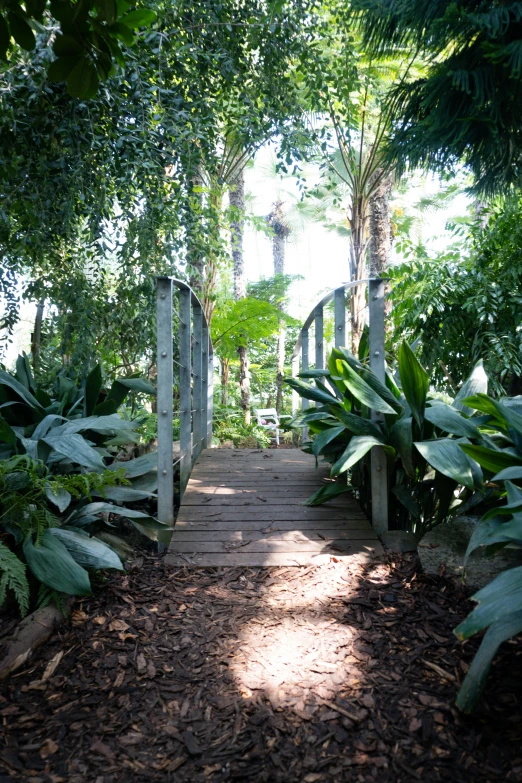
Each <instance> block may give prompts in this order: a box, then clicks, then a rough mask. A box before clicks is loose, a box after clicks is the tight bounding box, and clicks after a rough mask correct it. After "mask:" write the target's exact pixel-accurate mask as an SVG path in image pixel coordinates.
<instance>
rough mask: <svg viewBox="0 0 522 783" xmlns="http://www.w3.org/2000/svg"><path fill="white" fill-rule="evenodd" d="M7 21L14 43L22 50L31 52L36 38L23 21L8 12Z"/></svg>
mask: <svg viewBox="0 0 522 783" xmlns="http://www.w3.org/2000/svg"><path fill="white" fill-rule="evenodd" d="M7 20H8V22H9V30H10V31H11V35H12V36H13V38H14V39H15V41H16V43H17V44H18V45H19V46H21V47H22V49H25V50H26V51H27V52H31V51H32V50H33V49H34V47H35V46H36V38H35V36H34V33H33V31H32V30H31V28H30V27H29V25H28V24H27V22H26V21H25V19H22V17H21V16H18V15H17V14H15V13H12V12H11V11H8V12H7Z"/></svg>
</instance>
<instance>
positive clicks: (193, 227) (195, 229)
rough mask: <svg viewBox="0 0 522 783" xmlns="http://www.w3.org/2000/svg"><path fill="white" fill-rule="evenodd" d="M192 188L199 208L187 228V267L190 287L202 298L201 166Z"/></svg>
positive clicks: (191, 216) (203, 277)
mask: <svg viewBox="0 0 522 783" xmlns="http://www.w3.org/2000/svg"><path fill="white" fill-rule="evenodd" d="M190 187H191V193H190V196H191V198H192V199H193V200H194V201H195V202H196V203H197V205H198V208H197V209H196V210H195V213H194V215H195V217H194V215H192V214H191V215H190V216H189V217H190V219H191V220H193V223H192V224H191V223H189V225H188V226H187V266H188V272H189V284H190V287H191V288H192V289H193V290H194V291H195V292H196V293H197V295H198V296H201V295H202V293H203V286H204V283H205V259H204V257H203V256H202V255H201V245H200V244H199V242H198V238H199V237H198V235H200V234H201V233H202V227H201V224H200V221H201V214H202V211H203V210H202V205H203V194H202V192H201V191H202V188H203V173H202V170H201V167H200V166H198V168H197V170H196V173H195V174H194V176H193V177H192V180H191V182H190Z"/></svg>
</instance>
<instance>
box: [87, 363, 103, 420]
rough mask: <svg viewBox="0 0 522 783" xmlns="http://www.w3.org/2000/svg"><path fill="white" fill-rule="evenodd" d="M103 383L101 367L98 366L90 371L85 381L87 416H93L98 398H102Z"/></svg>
mask: <svg viewBox="0 0 522 783" xmlns="http://www.w3.org/2000/svg"><path fill="white" fill-rule="evenodd" d="M102 383H103V381H102V372H101V366H100V365H99V364H97V365H96V367H94V368H93V369H92V370H91V371H90V373H89V375H88V376H87V380H86V381H85V400H84V408H85V416H91V415H92V413H93V411H94V409H95V407H96V403H97V402H98V397H99V396H100V391H101V388H102Z"/></svg>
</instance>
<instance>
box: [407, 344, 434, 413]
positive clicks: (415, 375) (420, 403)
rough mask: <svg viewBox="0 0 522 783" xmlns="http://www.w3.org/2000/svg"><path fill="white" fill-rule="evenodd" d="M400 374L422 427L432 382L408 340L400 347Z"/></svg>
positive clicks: (410, 403)
mask: <svg viewBox="0 0 522 783" xmlns="http://www.w3.org/2000/svg"><path fill="white" fill-rule="evenodd" d="M399 374H400V377H401V386H402V391H403V393H404V396H405V397H406V400H407V402H408V405H409V406H410V408H411V412H412V414H413V416H414V418H415V420H416V422H417V424H418V425H419V427H422V422H423V420H424V408H425V406H426V398H427V396H428V389H429V386H430V382H429V378H428V374H427V373H426V371H425V370H424V368H423V367H421V365H420V364H419V361H418V359H417V357H416V356H415V354H414V353H413V351H412V350H411V348H410V346H409V345H408V343H407V342H406V341H404V342H403V343H402V344H401V346H400V348H399Z"/></svg>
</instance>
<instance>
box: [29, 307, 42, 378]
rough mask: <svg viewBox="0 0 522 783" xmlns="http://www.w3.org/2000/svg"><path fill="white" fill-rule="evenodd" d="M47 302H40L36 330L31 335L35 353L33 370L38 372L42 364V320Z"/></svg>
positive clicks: (33, 352)
mask: <svg viewBox="0 0 522 783" xmlns="http://www.w3.org/2000/svg"><path fill="white" fill-rule="evenodd" d="M44 307H45V302H38V304H37V306H36V316H35V319H34V331H33V333H32V335H31V353H32V354H33V371H34V373H35V374H36V373H37V372H38V368H39V365H40V349H41V344H42V322H43V316H44Z"/></svg>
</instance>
